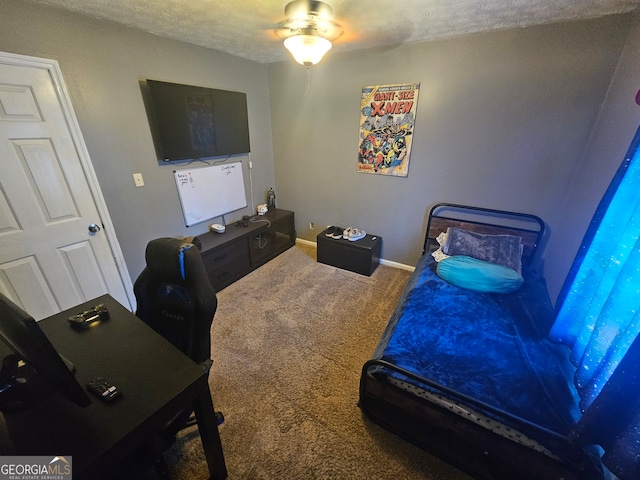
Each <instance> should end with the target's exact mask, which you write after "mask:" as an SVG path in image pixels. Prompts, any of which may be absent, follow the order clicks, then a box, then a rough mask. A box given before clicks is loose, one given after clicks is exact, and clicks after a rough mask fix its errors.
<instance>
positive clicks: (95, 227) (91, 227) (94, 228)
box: [89, 223, 100, 233]
mask: <svg viewBox="0 0 640 480" xmlns="http://www.w3.org/2000/svg"><path fill="white" fill-rule="evenodd" d="M89 231H90V232H92V233H96V232H99V231H100V226H98V225H96V224H95V223H91V224H90V225H89Z"/></svg>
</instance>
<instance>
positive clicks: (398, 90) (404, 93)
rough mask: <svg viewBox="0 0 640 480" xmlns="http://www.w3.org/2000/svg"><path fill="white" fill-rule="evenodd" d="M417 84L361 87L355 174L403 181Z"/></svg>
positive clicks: (408, 152)
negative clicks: (377, 175) (375, 175)
mask: <svg viewBox="0 0 640 480" xmlns="http://www.w3.org/2000/svg"><path fill="white" fill-rule="evenodd" d="M419 93H420V84H419V83H403V84H398V85H376V86H373V87H364V88H363V89H362V98H361V102H360V145H359V151H358V172H363V173H377V174H380V175H394V176H398V177H406V176H407V174H408V173H409V157H410V155H411V143H412V140H413V124H414V121H415V113H416V110H417V104H418V94H419Z"/></svg>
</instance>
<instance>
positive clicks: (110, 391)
mask: <svg viewBox="0 0 640 480" xmlns="http://www.w3.org/2000/svg"><path fill="white" fill-rule="evenodd" d="M87 389H88V390H89V391H90V392H91V393H93V394H94V395H95V396H96V397H98V398H100V399H101V400H104V401H105V402H110V401H112V400H113V399H114V398H116V397H117V396H118V395H120V390H118V387H116V386H115V385H113V384H111V383H109V382H107V381H106V380H105V379H104V378H102V377H97V378H94V379H93V380H91V381H90V382H89V383H87Z"/></svg>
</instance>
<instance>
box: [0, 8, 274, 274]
mask: <svg viewBox="0 0 640 480" xmlns="http://www.w3.org/2000/svg"><path fill="white" fill-rule="evenodd" d="M0 19H1V20H0V21H1V23H2V28H1V29H0V50H3V51H6V52H11V53H18V54H23V55H31V56H36V57H44V58H50V59H55V60H58V62H59V63H60V68H61V70H62V74H63V76H64V78H65V82H66V84H67V87H68V89H69V91H70V95H71V101H72V103H73V106H74V109H75V112H76V115H77V116H78V121H79V123H80V128H81V130H82V133H83V135H84V139H85V142H86V144H87V148H88V150H89V154H90V156H91V160H92V162H93V165H94V168H95V170H96V175H97V177H98V181H99V183H100V186H101V188H102V191H103V194H104V197H105V201H106V204H107V207H108V209H109V213H110V215H111V217H112V220H113V223H114V226H115V229H116V234H117V236H118V240H119V242H120V245H121V247H122V251H123V254H124V256H125V261H126V263H127V267H128V269H129V273H130V275H131V276H132V278H133V279H135V278H136V277H137V275H138V273H139V272H140V271H141V270H142V268H143V267H144V249H145V247H146V244H147V242H148V241H149V240H151V239H153V238H156V237H160V236H177V235H185V236H188V235H194V234H198V233H202V232H204V231H206V229H207V224H202V225H199V226H194V227H190V228H186V227H185V225H184V221H183V218H182V212H181V209H180V202H179V199H178V195H177V189H176V186H175V183H174V180H173V174H172V172H173V170H174V169H175V168H176V167H175V165H158V162H157V160H156V155H155V150H154V147H153V142H152V138H151V133H150V130H149V123H148V121H147V116H146V112H145V108H144V104H143V100H142V94H141V89H140V85H139V81H140V80H142V79H146V78H153V79H157V80H165V81H171V82H177V83H187V84H193V85H202V86H208V87H214V88H221V89H228V90H235V91H242V92H245V93H246V94H247V101H248V110H249V128H250V141H251V149H252V154H251V161H252V163H253V184H254V188H253V191H254V195H255V197H256V198H255V199H256V203H263V202H264V201H265V192H266V189H268V188H269V187H270V186H273V185H274V182H275V180H274V166H273V154H272V145H271V125H270V122H271V119H270V106H269V90H268V78H267V67H266V66H265V65H261V64H258V63H255V62H250V61H246V60H243V59H240V58H237V57H233V56H230V55H226V54H222V53H219V52H216V51H213V50H209V49H205V48H200V47H195V46H193V45H188V44H185V43H182V42H177V41H172V40H166V39H162V38H160V37H157V36H155V35H151V34H146V33H142V32H138V31H136V30H133V29H129V28H125V27H121V26H118V25H116V24H113V23H108V22H101V21H97V20H92V19H89V18H86V17H82V16H78V15H75V14H71V13H65V12H64V11H61V10H58V9H55V8H50V7H45V6H39V5H33V4H31V3H26V2H21V1H17V0H3V1H2V2H0ZM233 158H234V159H236V160H241V161H242V162H243V165H244V167H243V168H244V173H245V183H246V191H247V197H248V199H247V200H248V202H250V201H251V199H250V194H249V176H248V165H247V163H248V162H247V156H246V155H245V156H236V157H233ZM193 166H195V164H194V165H193ZM137 172H140V173H142V175H143V178H144V181H145V186H144V187H142V188H136V187H135V186H134V183H133V178H132V174H133V173H137ZM250 211H252V209H251V208H249V207H248V208H247V209H245V210H244V211H239V212H236V213H234V214H233V215H231V216H228V218H227V220H228V221H229V220H232V219H237V218H239V217H241V216H242V215H243V214H247V213H249V212H250Z"/></svg>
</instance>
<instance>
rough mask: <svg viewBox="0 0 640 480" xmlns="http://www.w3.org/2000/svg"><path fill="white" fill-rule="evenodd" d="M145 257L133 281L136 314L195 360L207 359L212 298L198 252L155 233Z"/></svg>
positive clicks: (209, 349) (212, 308)
mask: <svg viewBox="0 0 640 480" xmlns="http://www.w3.org/2000/svg"><path fill="white" fill-rule="evenodd" d="M145 259H146V262H147V266H146V267H145V269H144V270H143V271H142V273H141V274H140V276H139V277H138V278H137V279H136V281H135V283H134V286H133V291H134V294H135V296H136V301H137V303H138V307H137V311H136V315H137V316H138V317H139V318H140V319H142V321H144V322H145V323H146V324H147V325H149V326H150V327H151V328H153V329H154V330H155V331H156V332H158V333H159V334H160V335H162V336H163V337H164V338H166V339H167V340H169V341H170V342H171V343H172V344H173V345H174V346H175V347H176V348H178V349H179V350H181V351H182V352H183V353H185V354H186V355H188V356H189V357H190V358H191V359H192V360H194V361H195V362H197V363H202V362H204V361H206V360H208V359H209V358H210V356H211V333H210V330H211V323H212V322H213V315H214V314H215V311H216V308H217V306H218V300H217V298H216V293H215V290H214V289H213V287H212V286H211V283H210V282H209V277H208V276H207V272H206V270H205V268H204V264H203V262H202V257H201V256H200V252H199V251H198V249H197V248H196V247H195V246H194V245H192V244H191V243H188V242H185V241H184V240H180V239H176V238H158V239H156V240H152V241H150V242H149V244H148V245H147V249H146V252H145Z"/></svg>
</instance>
